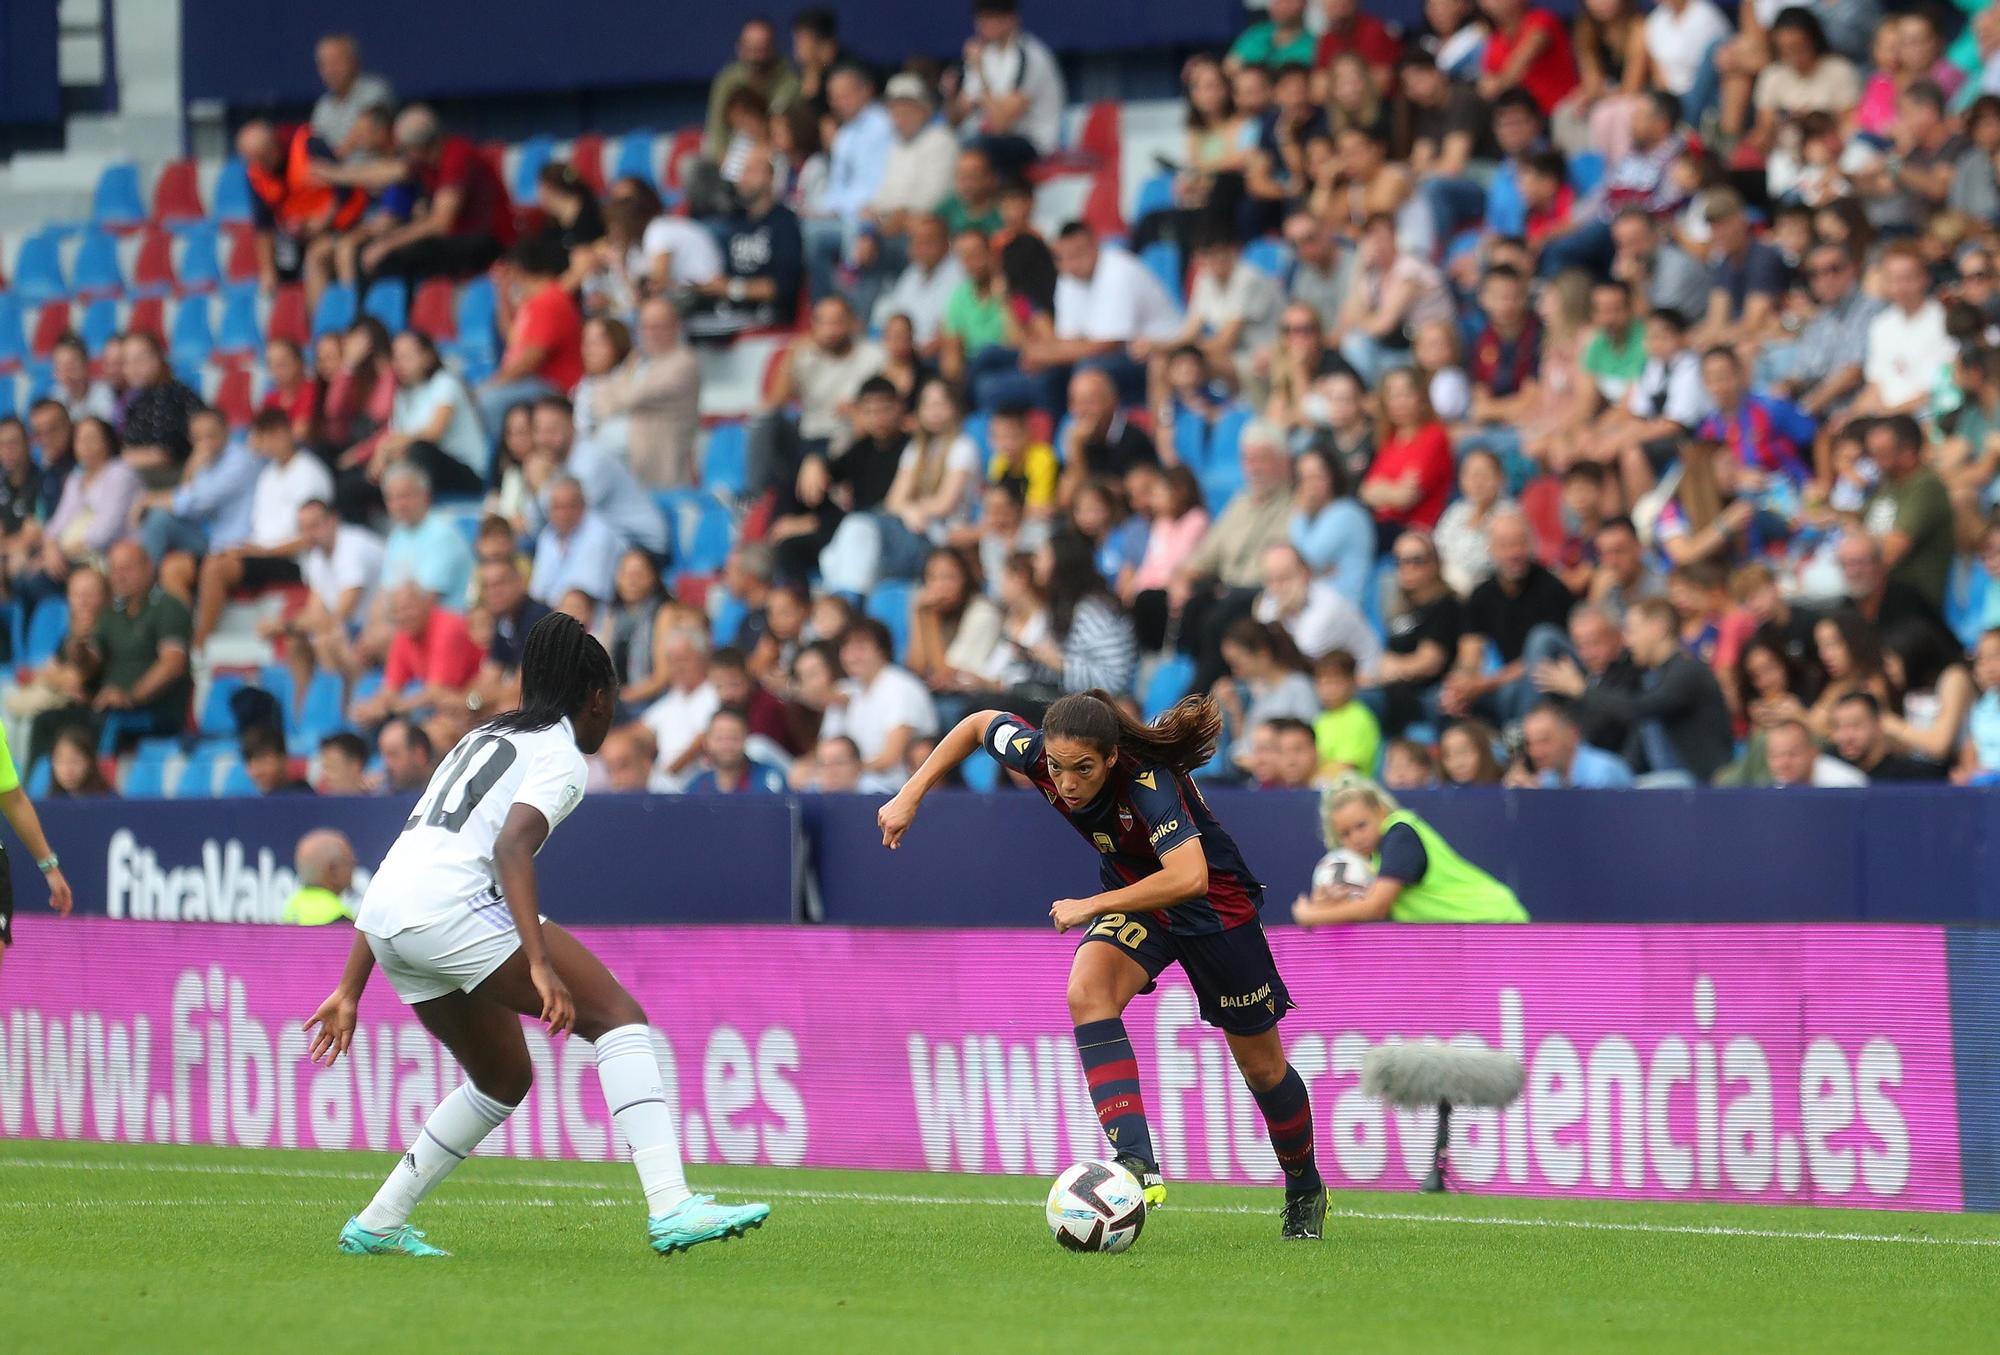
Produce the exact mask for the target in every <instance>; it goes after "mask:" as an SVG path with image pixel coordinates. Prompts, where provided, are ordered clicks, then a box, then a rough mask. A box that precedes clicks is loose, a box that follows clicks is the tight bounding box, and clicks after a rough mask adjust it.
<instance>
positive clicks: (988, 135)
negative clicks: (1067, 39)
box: [954, 0, 1069, 174]
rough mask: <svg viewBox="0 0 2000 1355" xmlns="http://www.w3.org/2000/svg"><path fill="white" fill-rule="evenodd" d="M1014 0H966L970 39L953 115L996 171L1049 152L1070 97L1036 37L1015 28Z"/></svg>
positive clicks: (1016, 168)
mask: <svg viewBox="0 0 2000 1355" xmlns="http://www.w3.org/2000/svg"><path fill="white" fill-rule="evenodd" d="M1020 9H1021V7H1020V4H1019V0H972V37H971V39H970V40H968V41H967V42H966V44H965V79H964V81H963V83H962V84H961V86H960V93H959V102H958V105H957V106H956V108H955V110H954V118H955V120H957V121H959V122H960V123H961V124H962V130H963V131H964V132H965V133H966V134H967V135H968V136H969V137H970V138H971V139H972V141H973V144H974V145H977V146H979V147H980V148H981V149H982V150H984V151H985V152H986V154H987V155H988V156H990V157H991V158H992V160H993V163H994V165H995V166H997V167H998V168H999V169H1000V170H1001V171H1002V172H1003V173H1013V174H1018V173H1020V172H1022V171H1024V170H1025V169H1027V168H1028V166H1030V165H1032V164H1034V163H1035V161H1037V160H1039V159H1041V158H1042V157H1043V156H1045V155H1048V154H1051V153H1052V152H1053V151H1054V150H1055V149H1056V147H1057V144H1058V142H1059V141H1060V139H1061V135H1062V113H1063V103H1064V101H1065V100H1066V99H1067V98H1068V97H1069V96H1068V91H1067V90H1066V89H1065V87H1064V85H1063V75H1062V68H1061V67H1059V66H1057V65H1056V59H1055V55H1054V54H1053V53H1052V52H1050V51H1049V49H1048V47H1047V46H1046V45H1044V44H1043V42H1042V41H1041V39H1039V38H1036V37H1034V36H1033V35H1032V34H1028V33H1024V32H1022V31H1021V12H1020Z"/></svg>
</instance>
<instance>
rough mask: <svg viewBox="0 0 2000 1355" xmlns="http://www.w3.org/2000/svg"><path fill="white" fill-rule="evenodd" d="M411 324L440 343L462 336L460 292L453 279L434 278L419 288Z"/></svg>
mask: <svg viewBox="0 0 2000 1355" xmlns="http://www.w3.org/2000/svg"><path fill="white" fill-rule="evenodd" d="M409 325H410V328H411V329H414V330H416V331H417V333H419V334H427V335H429V336H430V337H431V338H433V339H436V340H437V341H438V342H440V343H444V342H447V341H448V340H451V339H456V338H457V337H458V293H457V291H456V290H455V289H454V288H453V287H452V285H451V279H449V278H432V279H430V280H429V281H428V282H426V283H424V284H423V285H422V286H421V287H419V288H417V295H416V299H415V300H414V301H412V302H411V303H410V317H409Z"/></svg>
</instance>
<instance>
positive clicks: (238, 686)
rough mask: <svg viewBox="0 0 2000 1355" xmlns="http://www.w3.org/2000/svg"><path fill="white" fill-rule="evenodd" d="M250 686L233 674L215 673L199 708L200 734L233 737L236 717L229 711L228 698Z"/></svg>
mask: <svg viewBox="0 0 2000 1355" xmlns="http://www.w3.org/2000/svg"><path fill="white" fill-rule="evenodd" d="M249 685H250V684H249V683H248V682H246V681H245V680H244V679H242V678H241V677H238V676H237V675H236V674H234V673H217V674H216V675H215V676H214V677H213V678H211V679H210V680H209V684H208V697H207V699H206V700H205V701H203V702H202V707H201V726H200V727H201V732H202V733H204V734H209V735H234V734H235V733H236V716H235V715H234V714H233V713H232V712H231V711H230V709H229V698H230V697H232V696H234V695H236V693H238V692H240V691H242V690H243V689H244V688H245V687H247V686H249Z"/></svg>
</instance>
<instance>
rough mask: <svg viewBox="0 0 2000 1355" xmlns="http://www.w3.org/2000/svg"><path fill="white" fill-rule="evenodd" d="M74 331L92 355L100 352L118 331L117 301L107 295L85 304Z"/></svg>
mask: <svg viewBox="0 0 2000 1355" xmlns="http://www.w3.org/2000/svg"><path fill="white" fill-rule="evenodd" d="M76 332H77V337H79V338H81V339H82V340H83V346H84V347H85V348H88V349H89V350H90V352H91V355H92V356H93V357H94V356H96V355H97V354H99V353H102V352H103V351H104V345H105V344H107V343H109V342H111V340H112V338H113V337H114V336H115V335H116V334H117V333H118V303H117V302H116V301H113V300H112V299H111V298H110V297H108V296H107V297H100V298H99V299H98V300H96V301H93V302H91V303H90V304H89V305H87V306H85V307H84V308H83V320H82V322H81V323H80V324H79V325H78V326H77V331H76Z"/></svg>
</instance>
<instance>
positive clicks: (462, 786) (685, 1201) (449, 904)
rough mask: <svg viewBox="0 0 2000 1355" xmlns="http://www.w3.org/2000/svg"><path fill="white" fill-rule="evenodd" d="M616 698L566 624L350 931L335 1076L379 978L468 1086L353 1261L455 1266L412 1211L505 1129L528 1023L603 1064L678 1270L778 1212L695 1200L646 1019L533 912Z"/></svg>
mask: <svg viewBox="0 0 2000 1355" xmlns="http://www.w3.org/2000/svg"><path fill="white" fill-rule="evenodd" d="M617 690H618V688H617V682H616V680H615V678H614V676H613V674H612V668H611V660H610V658H609V656H607V655H606V654H605V652H604V647H603V646H602V645H600V644H598V643H597V641H596V640H594V639H592V638H591V637H590V635H589V634H587V633H586V632H585V631H584V629H583V627H582V626H580V625H578V624H577V623H576V621H575V620H573V619H572V618H570V617H568V616H565V615H563V614H562V613H560V612H557V613H554V614H552V615H550V616H545V617H543V618H542V619H541V620H540V621H538V622H536V623H535V627H534V629H533V630H532V631H530V632H529V633H528V643H527V646H526V648H525V649H524V650H523V652H522V658H521V708H520V709H519V710H516V711H510V712H508V713H507V714H505V715H501V716H499V717H497V718H496V719H494V720H492V721H491V722H489V723H487V724H485V725H483V726H481V727H480V728H478V729H475V730H473V731H472V732H471V733H470V734H467V735H466V736H465V737H464V738H463V739H461V740H460V741H459V743H458V746H457V747H455V748H454V749H452V751H451V755H450V756H449V757H447V758H446V759H445V760H444V761H443V763H441V764H440V765H439V767H438V769H437V771H436V772H435V773H434V774H433V775H432V776H431V781H430V785H429V786H427V787H425V789H424V794H423V798H422V799H420V800H418V801H417V807H416V810H415V812H413V813H412V814H411V815H410V818H409V822H407V823H405V824H404V825H403V833H402V836H400V837H398V838H397V839H396V842H395V845H394V846H392V847H391V848H390V849H389V854H388V855H387V856H385V857H384V858H382V865H381V867H380V868H379V869H377V870H376V872H375V877H374V879H373V881H372V882H371V883H370V884H369V886H368V892H367V894H366V896H364V897H363V899H362V901H361V909H360V912H359V914H358V915H357V916H356V918H355V923H354V925H355V938H354V949H353V951H352V952H350V953H349V955H348V958H347V968H346V970H345V972H344V973H343V974H342V975H341V979H340V985H339V987H337V988H335V989H334V990H333V995H332V996H331V997H329V998H327V1000H326V1001H325V1002H324V1003H322V1004H321V1005H320V1009H319V1010H318V1011H317V1012H315V1013H314V1014H313V1015H312V1017H311V1018H310V1019H308V1020H307V1021H306V1023H305V1025H306V1029H307V1030H308V1031H310V1032H312V1033H313V1039H312V1045H311V1054H312V1058H313V1060H314V1061H315V1062H320V1061H324V1062H325V1063H327V1064H331V1063H333V1061H334V1060H335V1059H337V1058H339V1057H340V1055H341V1054H343V1053H345V1052H346V1050H347V1047H348V1044H349V1042H350V1041H351V1040H352V1039H353V1037H354V1023H355V1012H356V1009H357V1007H358V1006H359V1003H360V1000H361V992H362V989H363V988H364V987H365V986H366V985H367V982H368V975H369V972H370V970H372V969H373V968H374V966H375V965H377V964H380V965H381V967H382V972H383V973H384V974H386V975H388V976H389V982H390V983H391V984H393V985H394V986H395V989H396V993H397V996H399V997H401V998H402V999H403V1001H404V1002H406V1003H408V1004H409V1005H410V1006H411V1008H413V1009H414V1010H415V1011H416V1014H417V1017H418V1019H419V1020H421V1021H422V1022H423V1023H424V1027H425V1029H427V1030H429V1031H430V1033H431V1034H433V1035H435V1036H436V1037H437V1038H438V1039H439V1040H440V1041H442V1042H443V1044H444V1046H445V1048H447V1049H449V1050H450V1051H451V1052H452V1055H453V1057H455V1058H456V1059H457V1060H458V1062H459V1065H460V1066H461V1067H462V1068H464V1069H465V1074H466V1079H467V1080H466V1081H465V1082H464V1083H462V1084H461V1085H460V1086H459V1087H458V1089H457V1090H456V1091H454V1092H452V1093H451V1095H449V1096H447V1097H445V1098H444V1100H443V1101H441V1102H440V1103H439V1104H438V1107H437V1109H436V1110H434V1111H432V1112H431V1115H430V1118H429V1119H428V1120H426V1121H425V1122H424V1127H423V1131H422V1132H421V1133H420V1134H418V1135H417V1140H416V1142H415V1143H412V1144H411V1145H410V1148H409V1151H408V1152H406V1153H404V1154H403V1157H402V1160H401V1161H400V1162H398V1163H397V1164H396V1167H395V1169H394V1170H393V1171H391V1172H390V1173H389V1179H388V1180H386V1181H384V1182H383V1183H382V1188H381V1190H379V1191H377V1192H376V1195H375V1198H374V1199H373V1200H372V1201H370V1202H369V1204H368V1207H367V1208H365V1209H363V1210H362V1211H361V1212H360V1213H359V1214H357V1215H355V1216H354V1217H353V1218H351V1219H349V1220H348V1221H347V1225H346V1226H345V1227H344V1228H342V1229H341V1231H340V1249H341V1250H342V1251H343V1252H347V1253H349V1254H350V1255H356V1256H366V1255H385V1254H402V1255H406V1256H444V1255H448V1253H446V1252H444V1251H442V1250H440V1249H439V1248H437V1247H434V1246H432V1245H430V1244H429V1243H428V1242H426V1241H424V1235H423V1234H422V1233H421V1232H419V1231H417V1230H416V1229H414V1228H412V1227H410V1223H409V1218H410V1211H411V1210H413V1209H415V1208H416V1206H417V1204H418V1203H419V1202H420V1201H421V1200H422V1199H423V1198H424V1197H425V1196H426V1195H428V1194H429V1193H430V1192H431V1190H432V1189H433V1188H434V1187H435V1186H436V1185H437V1184H438V1182H440V1181H442V1180H443V1179H444V1178H445V1177H446V1176H447V1175H449V1174H450V1173H451V1171H452V1169H453V1168H454V1167H456V1166H458V1164H459V1163H461V1162H463V1161H464V1160H465V1159H466V1157H467V1156H469V1155H470V1154H471V1152H472V1150H473V1149H474V1148H476V1147H478V1146H479V1143H480V1141H481V1140H483V1139H484V1138H485V1137H486V1136H487V1135H488V1134H490V1133H492V1132H493V1131H494V1130H495V1129H497V1128H499V1127H500V1124H501V1122H502V1121H504V1120H505V1119H506V1118H507V1116H508V1115H510V1114H511V1113H512V1112H513V1111H514V1109H515V1107H517V1106H519V1105H520V1104H521V1101H522V1098H524V1097H525V1096H527V1094H528V1088H529V1086H530V1085H531V1084H532V1083H533V1081H534V1065H533V1064H532V1063H531V1062H530V1060H529V1058H528V1043H527V1040H526V1039H525V1038H524V1037H523V1036H522V1034H521V1021H520V1018H521V1016H524V1015H525V1016H534V1017H537V1018H539V1019H540V1021H541V1022H542V1025H543V1027H544V1028H545V1029H546V1030H547V1031H548V1032H549V1034H550V1035H551V1036H554V1035H558V1034H561V1033H562V1032H564V1031H571V1032H574V1033H575V1034H577V1035H580V1036H582V1037H583V1038H584V1039H586V1040H589V1041H590V1042H591V1043H592V1044H593V1045H594V1046H596V1052H597V1076H598V1080H599V1081H600V1082H601V1083H602V1084H603V1087H604V1100H605V1103H606V1104H607V1105H608V1106H610V1108H611V1117H612V1120H613V1122H614V1123H615V1124H616V1125H617V1126H618V1131H619V1132H620V1133H621V1134H623V1135H624V1136H625V1140H626V1142H628V1143H630V1144H631V1145H632V1165H633V1166H634V1167H635V1168H637V1169H638V1172H639V1184H640V1185H641V1186H642V1187H643V1188H644V1189H645V1192H646V1208H647V1214H648V1221H647V1233H648V1240H649V1242H650V1243H651V1245H652V1248H653V1250H654V1251H656V1252H659V1253H661V1254H662V1255H669V1254H671V1253H673V1252H677V1251H685V1250H687V1249H688V1248H689V1247H694V1246H698V1245H700V1244H701V1243H703V1242H714V1241H717V1240H719V1239H722V1238H728V1237H739V1236H741V1235H742V1234H744V1233H745V1232H747V1231H748V1230H749V1229H752V1228H756V1227H759V1226H761V1225H762V1224H763V1222H764V1219H765V1217H766V1216H767V1215H768V1214H769V1213H770V1212H771V1207H770V1206H769V1205H767V1204H744V1205H721V1204H717V1203H716V1202H715V1201H714V1199H712V1198H711V1197H709V1196H706V1195H695V1194H693V1193H692V1192H690V1191H689V1190H688V1187H687V1182H686V1180H685V1179H684V1177H683V1175H682V1170H681V1155H680V1140H679V1137H678V1135H677V1134H676V1132H675V1127H674V1122H673V1114H672V1110H671V1108H670V1107H669V1105H668V1104H667V1099H666V1092H665V1089H664V1085H663V1081H662V1078H661V1075H660V1065H659V1062H658V1060H657V1058H656V1056H655V1053H654V1049H653V1035H652V1031H651V1029H650V1028H649V1027H648V1026H647V1024H646V1014H645V1013H644V1012H643V1011H641V1010H640V1009H639V1004H638V1003H637V1002H635V1001H633V1000H632V996H631V995H630V994H629V993H627V992H626V991H625V989H624V987H623V986H621V985H620V984H619V982H618V980H617V979H615V978H613V977H612V976H611V972H610V971H609V970H607V969H606V968H605V967H604V965H603V963H602V962H601V961H599V960H598V958H597V957H596V956H595V955H592V954H591V953H590V952H589V951H588V950H585V949H584V948H583V946H582V945H581V944H580V943H579V942H578V941H577V939H576V938H575V937H573V936H571V935H570V934H569V933H568V932H566V931H564V930H563V929H562V928H561V927H558V926H556V925H555V924H554V923H552V922H549V921H547V920H546V919H544V918H543V917H542V916H541V915H540V913H539V911H538V900H539V893H538V890H537V886H536V881H535V853H536V852H537V851H539V850H540V849H541V846H542V843H543V842H545V841H547V840H548V836H549V834H550V833H552V832H554V831H555V829H556V826H557V825H558V824H560V823H561V822H562V821H563V820H564V819H565V818H567V817H568V816H569V814H570V811H572V810H574V809H575V808H576V807H577V805H578V804H579V803H580V802H581V801H582V799H583V786H584V775H585V767H584V755H585V754H586V753H594V752H596V751H597V748H598V746H599V745H600V744H602V743H603V742H604V736H605V734H606V733H607V732H608V731H609V730H610V728H611V722H612V718H613V711H614V709H615V707H616V703H617Z"/></svg>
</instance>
